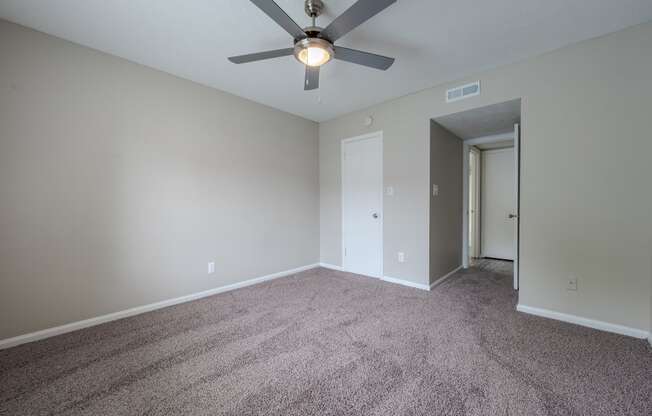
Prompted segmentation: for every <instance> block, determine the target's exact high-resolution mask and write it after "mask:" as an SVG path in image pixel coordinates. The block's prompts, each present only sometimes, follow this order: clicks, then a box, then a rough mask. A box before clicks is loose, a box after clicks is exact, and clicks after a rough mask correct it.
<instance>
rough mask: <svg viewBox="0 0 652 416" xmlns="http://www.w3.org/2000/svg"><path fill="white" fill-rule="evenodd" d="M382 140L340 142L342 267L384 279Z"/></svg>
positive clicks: (377, 137) (379, 137)
mask: <svg viewBox="0 0 652 416" xmlns="http://www.w3.org/2000/svg"><path fill="white" fill-rule="evenodd" d="M382 161H383V138H382V133H381V132H378V133H373V134H369V135H364V136H358V137H354V138H350V139H345V140H342V266H343V268H344V270H345V271H348V272H351V273H356V274H361V275H365V276H370V277H377V278H380V277H382V276H383V166H382Z"/></svg>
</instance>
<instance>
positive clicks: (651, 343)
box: [647, 332, 652, 347]
mask: <svg viewBox="0 0 652 416" xmlns="http://www.w3.org/2000/svg"><path fill="white" fill-rule="evenodd" d="M647 342H649V343H650V347H652V332H651V333H650V335H649V336H648V337H647Z"/></svg>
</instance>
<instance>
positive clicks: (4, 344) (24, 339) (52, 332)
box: [0, 264, 319, 350]
mask: <svg viewBox="0 0 652 416" xmlns="http://www.w3.org/2000/svg"><path fill="white" fill-rule="evenodd" d="M316 267H319V264H310V265H308V266H302V267H297V268H296V269H292V270H285V271H282V272H278V273H273V274H268V275H266V276H261V277H257V278H254V279H250V280H245V281H244V282H238V283H233V284H231V285H227V286H221V287H218V288H215V289H209V290H206V291H203V292H198V293H193V294H190V295H186V296H181V297H178V298H174V299H168V300H164V301H161V302H156V303H150V304H149V305H143V306H137V307H135V308H131V309H126V310H123V311H118V312H113V313H110V314H107V315H102V316H97V317H95V318H90V319H84V320H83V321H77V322H71V323H69V324H65V325H61V326H56V327H53V328H48V329H43V330H41V331H36V332H31V333H29V334H24V335H19V336H16V337H13V338H7V339H3V340H0V350H2V349H6V348H11V347H15V346H17V345H21V344H26V343H28V342H33V341H39V340H42V339H45V338H50V337H53V336H56V335H61V334H65V333H68V332H72V331H77V330H79V329H83V328H88V327H91V326H95V325H99V324H103V323H105V322H111V321H115V320H118V319H122V318H128V317H130V316H134V315H139V314H141V313H145V312H150V311H154V310H156V309H161V308H165V307H168V306H173V305H178V304H180V303H185V302H190V301H193V300H197V299H201V298H205V297H208V296H212V295H217V294H218V293H223V292H228V291H230V290H235V289H240V288H243V287H247V286H251V285H255V284H258V283H262V282H266V281H268V280H273V279H278V278H279V277H285V276H289V275H292V274H295V273H299V272H303V271H306V270H310V269H314V268H316Z"/></svg>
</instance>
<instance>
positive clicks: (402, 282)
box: [381, 276, 430, 290]
mask: <svg viewBox="0 0 652 416" xmlns="http://www.w3.org/2000/svg"><path fill="white" fill-rule="evenodd" d="M381 280H384V281H385V282H389V283H396V284H397V285H403V286H408V287H413V288H415V289H421V290H430V286H428V285H424V284H421V283H414V282H410V281H409V280H403V279H397V278H395V277H389V276H383V277H382V278H381Z"/></svg>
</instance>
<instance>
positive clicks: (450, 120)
mask: <svg viewBox="0 0 652 416" xmlns="http://www.w3.org/2000/svg"><path fill="white" fill-rule="evenodd" d="M435 121H436V122H437V123H439V124H440V125H441V126H443V127H444V128H445V129H446V130H448V131H450V132H452V133H453V134H455V135H456V136H457V137H459V138H460V139H462V140H468V139H475V138H478V137H484V136H490V135H493V134H499V133H508V132H513V131H514V124H515V123H520V122H521V100H520V99H516V100H511V101H506V102H504V103H496V104H492V105H488V106H486V107H480V108H474V109H471V110H466V111H461V112H459V113H453V114H448V115H445V116H441V117H438V118H436V119H435Z"/></svg>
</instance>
